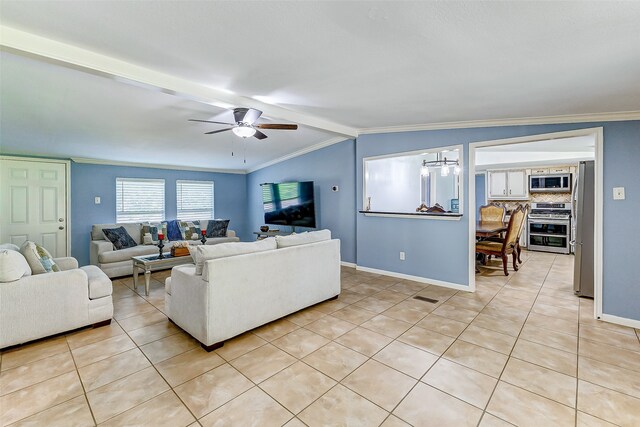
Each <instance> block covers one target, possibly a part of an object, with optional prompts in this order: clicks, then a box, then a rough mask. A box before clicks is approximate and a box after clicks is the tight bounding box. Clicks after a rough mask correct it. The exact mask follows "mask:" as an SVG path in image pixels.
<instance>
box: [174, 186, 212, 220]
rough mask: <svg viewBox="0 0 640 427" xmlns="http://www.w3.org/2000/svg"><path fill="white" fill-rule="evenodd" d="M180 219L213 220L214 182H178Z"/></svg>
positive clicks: (177, 193)
mask: <svg viewBox="0 0 640 427" xmlns="http://www.w3.org/2000/svg"><path fill="white" fill-rule="evenodd" d="M176 197H177V203H178V206H177V208H178V219H179V220H181V221H193V220H196V219H202V220H204V219H212V218H215V217H214V215H213V209H214V206H213V181H181V180H178V181H176Z"/></svg>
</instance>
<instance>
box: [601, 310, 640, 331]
mask: <svg viewBox="0 0 640 427" xmlns="http://www.w3.org/2000/svg"><path fill="white" fill-rule="evenodd" d="M600 320H603V321H605V322H609V323H615V324H616V325H622V326H628V327H630V328H636V329H640V320H634V319H627V318H626V317H618V316H614V315H612V314H604V313H603V314H602V316H600Z"/></svg>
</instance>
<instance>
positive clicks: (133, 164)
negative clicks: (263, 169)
mask: <svg viewBox="0 0 640 427" xmlns="http://www.w3.org/2000/svg"><path fill="white" fill-rule="evenodd" d="M71 160H72V161H73V162H75V163H85V164H91V165H106V166H125V167H133V168H151V169H170V170H180V171H191V172H214V173H231V174H239V175H244V174H246V173H247V171H246V170H243V169H215V168H200V167H196V166H179V165H161V164H151V163H137V162H121V161H118V160H103V159H92V158H87V157H71Z"/></svg>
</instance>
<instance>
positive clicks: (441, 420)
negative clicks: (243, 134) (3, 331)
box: [0, 253, 640, 427]
mask: <svg viewBox="0 0 640 427" xmlns="http://www.w3.org/2000/svg"><path fill="white" fill-rule="evenodd" d="M523 255H524V257H525V263H524V264H523V265H522V267H521V268H520V270H519V271H518V272H517V273H516V272H513V271H511V274H510V275H509V276H508V277H505V276H504V275H503V274H502V270H501V268H500V265H499V263H498V262H497V261H492V262H491V263H490V264H489V265H488V266H487V267H483V268H482V272H481V273H480V274H478V275H477V292H476V293H473V294H472V293H466V292H456V291H453V290H450V289H446V288H441V287H437V286H428V285H424V284H421V283H416V282H410V281H406V280H399V279H395V278H390V277H383V276H376V275H373V274H367V273H361V272H356V271H355V270H353V269H349V268H345V269H343V273H342V287H343V292H342V294H341V296H340V298H338V300H336V301H331V302H327V303H323V304H320V305H317V306H315V307H312V308H309V309H307V310H304V311H302V312H299V313H296V314H293V315H291V316H289V317H287V318H285V319H281V320H278V321H275V322H273V323H271V324H269V325H266V326H264V327H261V328H259V329H256V330H254V331H251V332H248V333H246V334H244V335H242V336H240V337H238V338H236V339H233V340H231V341H229V342H227V343H226V344H225V345H224V347H222V348H220V349H218V350H217V351H215V352H212V353H206V352H205V351H204V350H202V349H201V348H200V346H199V345H198V343H197V342H196V341H195V340H194V339H192V338H191V337H190V336H188V335H187V334H185V333H184V332H183V331H181V330H180V329H179V328H178V327H176V326H175V325H173V324H172V323H170V322H168V321H167V318H166V316H165V315H164V313H163V311H164V295H163V293H164V289H163V286H162V282H163V281H164V278H166V277H167V275H168V274H169V272H168V271H165V272H158V273H154V274H153V280H152V286H151V294H150V296H148V297H145V296H144V295H141V294H142V292H143V289H142V287H140V289H138V292H139V293H136V292H134V291H133V290H132V280H131V278H124V279H120V280H115V281H114V305H115V314H114V319H115V320H114V322H112V324H111V325H110V326H108V327H102V328H98V329H84V330H81V331H76V332H73V333H70V334H67V335H63V336H58V337H53V338H49V339H45V340H41V341H38V342H35V343H32V344H29V345H25V346H21V347H17V348H14V349H11V350H8V351H5V352H3V353H2V358H1V359H0V421H1V424H2V425H36V426H37V425H42V426H55V425H60V426H72V425H77V426H84V425H87V426H90V425H95V424H101V425H109V426H122V425H152V426H164V425H166V426H187V425H202V426H252V425H253V426H282V425H286V426H289V427H292V426H304V425H308V426H327V425H347V426H378V425H383V426H387V427H389V426H407V425H413V426H467V425H468V426H478V425H480V426H483V427H484V426H503V425H504V426H506V425H510V424H515V425H522V426H536V427H539V426H576V425H577V426H596V425H597V426H605V425H621V426H633V425H635V426H637V425H640V341H639V340H638V331H636V330H634V329H630V328H625V327H621V326H616V325H613V324H608V323H603V322H599V321H596V320H594V319H593V318H592V317H593V302H592V301H591V300H588V299H578V298H577V297H575V296H574V295H573V293H572V290H571V282H572V262H573V258H572V257H570V256H562V255H560V256H556V255H551V254H544V253H525V254H523ZM415 295H420V296H424V297H427V298H432V299H435V300H438V302H437V303H429V302H425V301H420V300H416V299H414V298H413V296H415ZM196 420H197V421H196Z"/></svg>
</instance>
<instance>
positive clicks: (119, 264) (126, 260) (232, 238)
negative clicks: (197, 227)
mask: <svg viewBox="0 0 640 427" xmlns="http://www.w3.org/2000/svg"><path fill="white" fill-rule="evenodd" d="M207 222H208V221H206V220H204V221H200V224H201V226H202V227H204V228H206V227H207ZM120 226H123V227H124V228H125V230H127V233H129V235H130V236H131V238H132V239H133V240H134V241H135V242H136V243H137V244H138V246H134V247H133V248H127V249H120V250H115V249H114V247H113V244H112V243H111V242H110V241H109V240H106V239H105V238H104V233H103V232H102V229H103V228H118V227H120ZM141 229H142V223H139V222H134V223H120V224H94V225H93V227H92V228H91V241H90V242H89V262H90V263H91V264H92V265H96V266H98V267H100V269H101V270H102V271H104V272H105V273H106V274H107V276H109V277H120V276H128V275H130V274H133V264H132V262H131V257H134V256H140V255H152V254H156V253H158V247H157V246H155V245H143V244H142V239H141ZM238 241H240V239H239V238H238V237H236V232H235V231H233V230H227V237H214V238H207V243H206V244H207V245H215V244H218V243H226V242H238ZM172 244H173V242H166V241H165V247H164V251H165V252H167V251H169V250H170V249H171V245H172ZM190 244H192V245H200V244H201V243H200V241H199V240H192V241H190Z"/></svg>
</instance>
